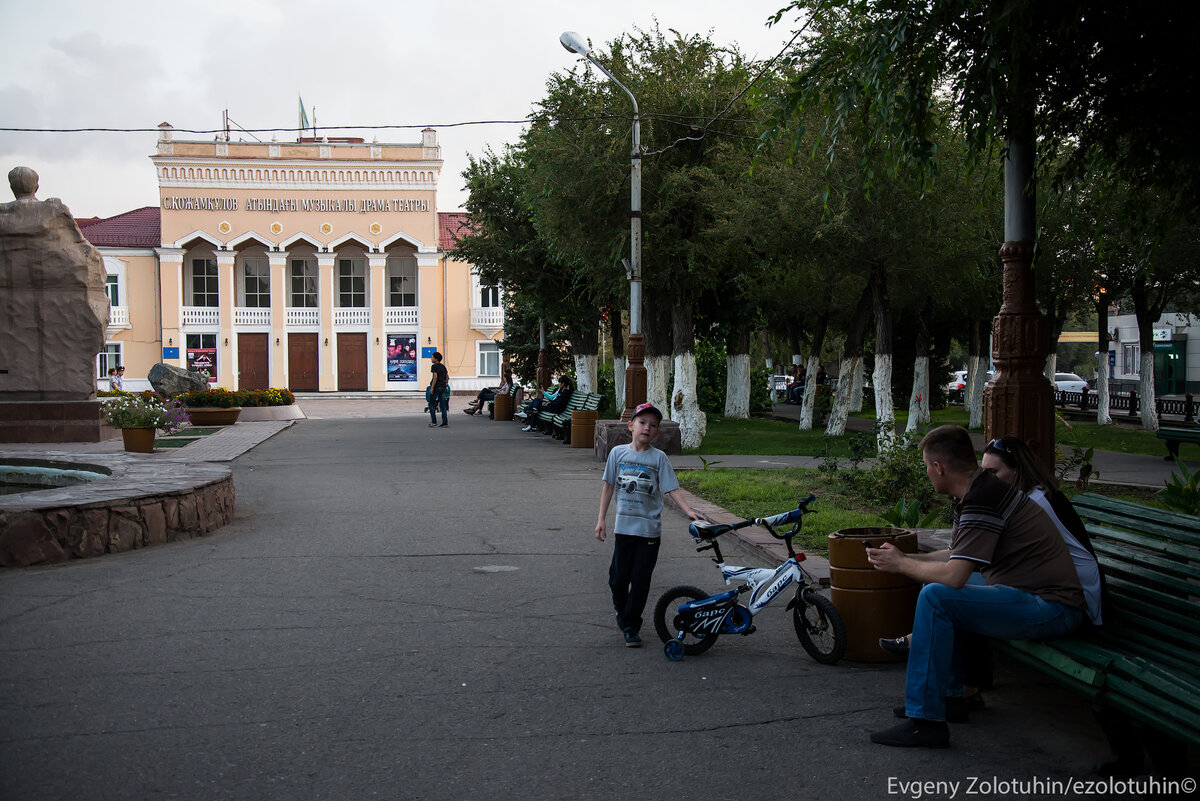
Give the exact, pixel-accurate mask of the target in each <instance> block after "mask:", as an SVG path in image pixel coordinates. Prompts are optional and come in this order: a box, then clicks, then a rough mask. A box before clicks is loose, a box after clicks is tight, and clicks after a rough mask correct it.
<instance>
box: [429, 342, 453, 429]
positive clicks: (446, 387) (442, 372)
mask: <svg viewBox="0 0 1200 801" xmlns="http://www.w3.org/2000/svg"><path fill="white" fill-rule="evenodd" d="M432 361H433V366H432V367H430V368H429V370H430V372H431V373H432V375H431V376H430V378H429V427H430V428H446V427H447V426H448V425H450V423H449V421H448V420H446V413H447V412H449V411H450V374H449V373H448V372H447V371H446V365H444V364H442V354H441V353H439V352H437V351H434V353H433V356H432ZM439 408H440V409H441V410H442V424H441V425H440V426H439V425H438V421H437V411H438V409H439Z"/></svg>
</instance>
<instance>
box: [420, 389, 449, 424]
mask: <svg viewBox="0 0 1200 801" xmlns="http://www.w3.org/2000/svg"><path fill="white" fill-rule="evenodd" d="M425 394H426V395H429V394H430V393H428V392H426V393H425ZM438 394H439V395H441V397H440V398H430V399H429V422H431V423H436V422H437V410H438V409H439V408H441V410H442V425H448V424H449V421H447V420H446V412H448V411H450V398H449V397H447V396H446V393H445V392H440V393H438Z"/></svg>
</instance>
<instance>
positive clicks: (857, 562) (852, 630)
mask: <svg viewBox="0 0 1200 801" xmlns="http://www.w3.org/2000/svg"><path fill="white" fill-rule="evenodd" d="M864 540H865V541H867V542H870V543H871V545H872V547H875V548H878V547H879V546H880V545H882V544H883V543H885V542H890V543H892V544H893V545H895V546H896V547H897V548H899V549H900V550H901V551H904V552H905V553H916V552H917V534H916V532H915V531H909V530H908V529H903V528H889V527H879V526H876V527H868V528H846V529H842V530H841V531H835V532H833V533H832V534H830V535H829V599H830V600H831V601H833V604H834V606H836V607H837V610H838V612H839V613H840V614H841V616H842V620H843V621H845V623H846V657H845V658H846V659H849V660H851V661H854V662H899V661H901V660H902V659H903V657H899V656H896V655H894V654H889V653H888V652H887V651H885V650H883V649H882V648H880V647H879V638H880V637H887V638H896V637H902V636H904V635H905V634H908V633H909V632H910V631H912V625H913V613H914V612H916V609H917V595H918V594H919V593H920V592H921V585H920V583H918V582H916V581H913V580H912V579H910V578H908V577H907V576H901V575H899V574H896V573H884V572H882V571H879V570H876V569H875V568H874V567H872V566H871V564H870V563H869V562H868V561H867V549H866V546H864V545H863V541H864Z"/></svg>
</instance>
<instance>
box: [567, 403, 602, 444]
mask: <svg viewBox="0 0 1200 801" xmlns="http://www.w3.org/2000/svg"><path fill="white" fill-rule="evenodd" d="M599 416H600V413H599V412H596V411H587V410H585V409H576V410H575V411H573V412H571V447H572V448H591V447H593V446H594V444H595V442H594V440H595V439H596V420H597V418H598V417H599Z"/></svg>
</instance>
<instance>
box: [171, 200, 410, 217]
mask: <svg viewBox="0 0 1200 801" xmlns="http://www.w3.org/2000/svg"><path fill="white" fill-rule="evenodd" d="M162 207H163V208H164V209H166V210H167V211H237V210H238V209H239V208H240V209H243V210H245V211H275V212H278V211H316V212H322V213H330V212H335V213H336V212H351V213H354V212H357V213H360V214H365V213H379V212H406V211H410V212H428V211H429V201H428V200H426V199H423V198H420V199H418V198H402V197H396V198H366V199H354V198H317V199H313V198H299V199H297V198H289V197H251V198H246V199H245V200H244V201H239V200H238V199H237V198H235V197H164V198H163V201H162Z"/></svg>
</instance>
